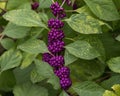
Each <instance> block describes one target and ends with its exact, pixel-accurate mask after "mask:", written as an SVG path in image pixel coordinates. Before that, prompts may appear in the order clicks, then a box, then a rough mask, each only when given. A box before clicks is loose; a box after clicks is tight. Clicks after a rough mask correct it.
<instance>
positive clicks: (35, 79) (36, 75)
mask: <svg viewBox="0 0 120 96" xmlns="http://www.w3.org/2000/svg"><path fill="white" fill-rule="evenodd" d="M30 78H31V81H32V83H37V82H40V81H42V80H44V79H45V78H44V77H42V76H41V75H40V74H39V73H38V72H37V70H36V68H34V69H33V70H32V72H31V75H30Z"/></svg>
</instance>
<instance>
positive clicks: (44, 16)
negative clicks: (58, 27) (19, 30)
mask: <svg viewBox="0 0 120 96" xmlns="http://www.w3.org/2000/svg"><path fill="white" fill-rule="evenodd" d="M44 1H45V0H44ZM39 16H40V18H41V20H42V21H43V22H45V23H46V24H47V22H48V16H47V14H45V13H43V12H40V13H39Z"/></svg>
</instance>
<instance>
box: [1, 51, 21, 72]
mask: <svg viewBox="0 0 120 96" xmlns="http://www.w3.org/2000/svg"><path fill="white" fill-rule="evenodd" d="M21 60H22V54H21V53H20V51H17V50H16V51H15V50H13V49H11V50H8V51H6V52H5V53H4V54H3V55H2V56H1V57H0V65H1V72H3V71H5V70H8V69H11V68H14V67H17V66H19V65H20V63H21Z"/></svg>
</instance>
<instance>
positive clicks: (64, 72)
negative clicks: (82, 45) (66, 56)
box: [55, 67, 70, 79]
mask: <svg viewBox="0 0 120 96" xmlns="http://www.w3.org/2000/svg"><path fill="white" fill-rule="evenodd" d="M55 74H56V75H57V76H58V77H59V78H60V79H62V78H69V76H70V69H69V68H68V67H61V68H60V69H58V70H56V71H55Z"/></svg>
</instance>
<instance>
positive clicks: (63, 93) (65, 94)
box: [59, 91, 69, 96]
mask: <svg viewBox="0 0 120 96" xmlns="http://www.w3.org/2000/svg"><path fill="white" fill-rule="evenodd" d="M59 96H69V95H68V94H67V93H66V92H65V91H62V92H61V94H60V95H59Z"/></svg>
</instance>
